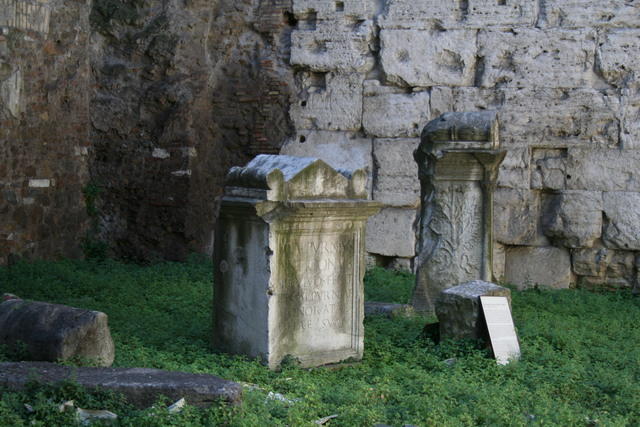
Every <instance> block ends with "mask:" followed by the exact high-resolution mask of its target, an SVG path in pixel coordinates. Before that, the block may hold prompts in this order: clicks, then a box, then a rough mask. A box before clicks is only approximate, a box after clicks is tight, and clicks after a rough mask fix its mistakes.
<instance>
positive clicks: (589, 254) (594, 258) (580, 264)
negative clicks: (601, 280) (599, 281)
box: [571, 248, 614, 277]
mask: <svg viewBox="0 0 640 427" xmlns="http://www.w3.org/2000/svg"><path fill="white" fill-rule="evenodd" d="M613 254H614V251H612V250H608V249H607V248H588V249H574V250H572V251H571V264H572V265H573V272H574V273H576V274H577V275H580V276H594V277H604V276H605V275H606V273H607V267H608V266H609V264H610V263H611V260H612V258H613Z"/></svg>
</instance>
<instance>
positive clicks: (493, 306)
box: [480, 296, 520, 365]
mask: <svg viewBox="0 0 640 427" xmlns="http://www.w3.org/2000/svg"><path fill="white" fill-rule="evenodd" d="M480 302H481V305H482V310H483V312H484V318H485V320H486V322H487V328H488V329H489V338H490V339H491V347H492V348H493V354H494V356H495V358H496V360H497V361H498V364H500V365H506V364H508V363H509V362H510V361H511V360H515V359H518V358H520V344H519V343H518V335H517V334H516V328H515V326H514V325H513V317H511V309H510V308H509V301H508V300H507V298H506V297H485V296H482V297H480Z"/></svg>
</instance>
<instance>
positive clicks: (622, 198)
mask: <svg viewBox="0 0 640 427" xmlns="http://www.w3.org/2000/svg"><path fill="white" fill-rule="evenodd" d="M603 201H604V213H605V216H606V222H605V226H604V235H603V240H604V243H605V245H606V246H607V247H609V248H613V249H622V250H635V251H637V250H640V193H636V192H633V193H632V192H607V193H604V194H603Z"/></svg>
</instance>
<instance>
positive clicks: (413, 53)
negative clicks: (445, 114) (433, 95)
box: [380, 29, 476, 87]
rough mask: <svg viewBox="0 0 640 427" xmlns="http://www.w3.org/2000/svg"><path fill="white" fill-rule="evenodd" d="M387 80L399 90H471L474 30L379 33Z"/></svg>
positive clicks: (385, 31) (474, 58)
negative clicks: (422, 88) (419, 88)
mask: <svg viewBox="0 0 640 427" xmlns="http://www.w3.org/2000/svg"><path fill="white" fill-rule="evenodd" d="M380 48H381V50H380V55H381V61H382V67H383V69H384V72H385V74H386V77H387V79H388V80H389V81H390V82H392V83H395V84H398V85H400V86H421V87H427V86H436V85H446V86H472V85H473V82H474V76H475V66H476V31H475V30H449V31H439V30H430V31H427V30H384V29H383V30H381V31H380Z"/></svg>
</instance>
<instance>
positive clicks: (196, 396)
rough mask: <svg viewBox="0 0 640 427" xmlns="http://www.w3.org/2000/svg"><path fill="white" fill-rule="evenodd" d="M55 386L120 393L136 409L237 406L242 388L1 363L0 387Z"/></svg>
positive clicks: (115, 371) (140, 371) (205, 379)
mask: <svg viewBox="0 0 640 427" xmlns="http://www.w3.org/2000/svg"><path fill="white" fill-rule="evenodd" d="M31 381H37V382H39V383H43V384H57V383H61V382H63V381H73V382H75V383H77V384H79V385H81V386H82V387H85V388H87V389H88V390H110V391H113V392H116V393H122V394H123V395H124V396H125V397H126V399H127V401H128V402H129V403H131V404H132V405H134V406H136V407H137V408H139V409H145V408H148V407H150V406H151V405H153V404H154V403H156V401H157V400H158V398H160V396H165V397H168V398H169V400H171V401H175V400H178V399H181V398H184V399H185V400H186V401H187V403H188V404H189V405H195V406H201V407H206V406H210V405H212V404H216V403H218V402H219V401H226V402H227V403H231V404H238V403H240V401H241V398H242V386H241V385H240V384H237V383H234V382H231V381H226V380H223V379H221V378H218V377H215V376H213V375H207V374H191V373H186V372H175V371H162V370H160V369H147V368H77V367H71V366H61V365H56V364H54V363H47V362H18V363H0V387H3V388H7V389H9V390H23V389H24V388H25V387H26V385H27V383H28V382H31Z"/></svg>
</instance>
